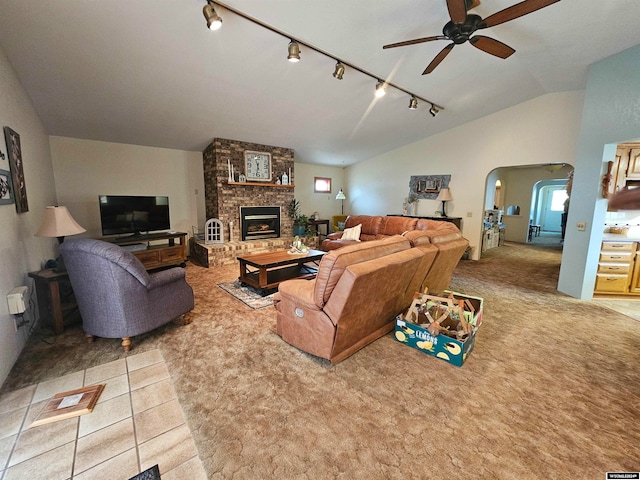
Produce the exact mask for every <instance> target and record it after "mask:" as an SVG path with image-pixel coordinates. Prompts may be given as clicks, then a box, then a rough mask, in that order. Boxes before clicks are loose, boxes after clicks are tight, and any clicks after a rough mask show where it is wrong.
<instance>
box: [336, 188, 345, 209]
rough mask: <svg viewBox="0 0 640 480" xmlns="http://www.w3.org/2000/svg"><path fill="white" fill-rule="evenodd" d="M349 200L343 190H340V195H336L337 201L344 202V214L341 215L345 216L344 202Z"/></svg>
mask: <svg viewBox="0 0 640 480" xmlns="http://www.w3.org/2000/svg"><path fill="white" fill-rule="evenodd" d="M346 199H347V197H346V196H345V194H344V192H343V191H342V189H340V191H339V192H338V194H337V195H336V200H341V201H342V213H341V215H344V201H345V200H346Z"/></svg>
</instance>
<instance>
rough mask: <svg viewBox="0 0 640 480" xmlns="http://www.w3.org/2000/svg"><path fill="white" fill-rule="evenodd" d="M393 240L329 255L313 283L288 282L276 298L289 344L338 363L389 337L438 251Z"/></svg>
mask: <svg viewBox="0 0 640 480" xmlns="http://www.w3.org/2000/svg"><path fill="white" fill-rule="evenodd" d="M426 238H427V237H426V236H422V237H421V239H422V240H420V241H418V243H415V242H412V241H410V240H409V239H408V238H406V237H403V236H400V235H394V236H389V237H386V238H382V239H378V240H369V241H366V242H353V244H352V245H348V246H345V247H344V248H340V249H334V250H332V251H330V252H328V253H327V254H326V255H325V256H324V257H323V258H322V261H321V262H320V266H319V268H318V274H317V276H316V278H315V279H313V280H310V281H308V280H288V281H286V282H283V283H281V284H280V286H279V289H278V293H277V294H276V295H275V298H274V305H275V308H276V311H277V326H276V332H277V334H278V335H280V336H281V337H282V339H283V340H284V341H286V342H287V343H289V344H291V345H293V346H294V347H297V348H299V349H300V350H303V351H305V352H308V353H311V354H312V355H316V356H318V357H322V358H325V359H328V360H330V361H331V363H333V364H335V363H337V362H339V361H341V360H344V359H345V358H347V357H348V356H350V355H352V354H353V353H355V352H356V351H358V350H359V349H361V348H362V347H364V346H366V345H368V344H369V343H371V342H373V341H374V340H376V339H378V338H380V337H381V336H383V335H385V334H386V333H388V332H390V331H391V330H392V329H393V327H394V320H395V317H396V315H398V314H399V313H400V312H402V311H403V310H404V309H406V308H407V307H408V306H409V305H410V304H411V300H412V297H413V295H414V293H415V292H416V291H418V290H420V285H421V283H422V281H423V279H424V277H425V275H426V273H427V272H428V271H429V270H430V268H431V267H432V264H433V262H434V260H435V258H436V256H437V253H438V249H437V248H436V247H435V246H434V245H431V244H430V243H429V242H426V243H424V239H426Z"/></svg>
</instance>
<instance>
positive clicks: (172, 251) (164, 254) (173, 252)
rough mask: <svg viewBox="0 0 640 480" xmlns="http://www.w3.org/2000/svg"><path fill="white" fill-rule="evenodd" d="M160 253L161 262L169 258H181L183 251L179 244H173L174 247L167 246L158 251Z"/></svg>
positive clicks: (182, 257)
mask: <svg viewBox="0 0 640 480" xmlns="http://www.w3.org/2000/svg"><path fill="white" fill-rule="evenodd" d="M160 253H161V255H160V260H161V261H162V262H166V261H169V260H183V259H184V252H183V248H182V246H181V245H178V246H175V247H168V248H163V249H162V250H161V251H160Z"/></svg>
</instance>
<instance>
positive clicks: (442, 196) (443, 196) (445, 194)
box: [436, 188, 453, 202]
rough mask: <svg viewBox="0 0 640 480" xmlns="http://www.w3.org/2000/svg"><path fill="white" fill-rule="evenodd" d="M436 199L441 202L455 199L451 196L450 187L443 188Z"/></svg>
mask: <svg viewBox="0 0 640 480" xmlns="http://www.w3.org/2000/svg"><path fill="white" fill-rule="evenodd" d="M436 200H439V201H441V202H448V201H449V200H453V198H452V197H451V192H449V189H448V188H441V189H440V193H438V198H436Z"/></svg>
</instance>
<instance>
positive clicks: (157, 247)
mask: <svg viewBox="0 0 640 480" xmlns="http://www.w3.org/2000/svg"><path fill="white" fill-rule="evenodd" d="M186 237H187V234H186V233H183V232H174V233H151V234H148V235H138V236H132V237H119V238H103V240H105V241H107V242H111V243H115V244H118V245H120V246H122V247H123V248H127V247H128V246H132V245H135V246H138V245H142V246H143V248H141V249H139V250H138V249H131V250H130V251H131V253H133V254H134V255H135V256H136V257H137V258H138V260H140V262H142V264H143V265H144V268H146V269H147V270H154V269H156V268H164V267H172V266H175V265H180V266H184V265H185V262H186V261H187V244H186ZM176 240H177V242H178V243H176ZM152 242H153V243H152ZM144 244H146V246H144Z"/></svg>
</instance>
